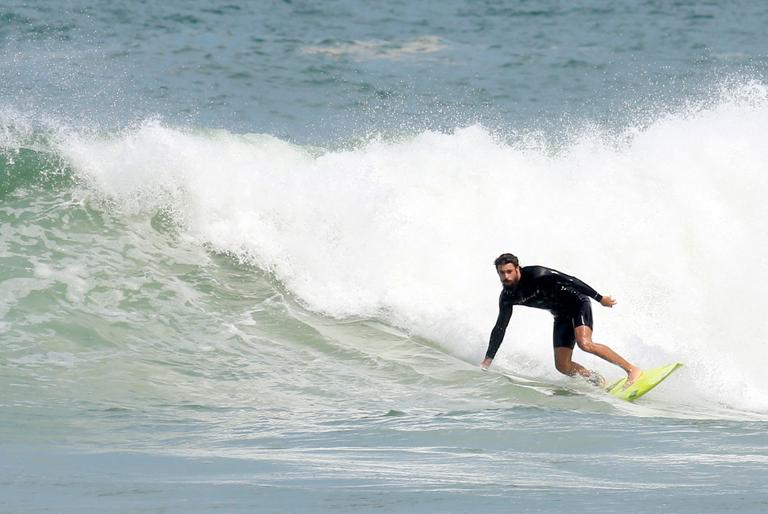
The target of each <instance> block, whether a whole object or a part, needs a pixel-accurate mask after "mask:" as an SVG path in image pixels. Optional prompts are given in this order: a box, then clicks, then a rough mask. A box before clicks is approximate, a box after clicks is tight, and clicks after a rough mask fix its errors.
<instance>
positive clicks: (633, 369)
mask: <svg viewBox="0 0 768 514" xmlns="http://www.w3.org/2000/svg"><path fill="white" fill-rule="evenodd" d="M575 334H576V344H578V345H579V348H581V349H582V350H583V351H585V352H587V353H591V354H593V355H597V356H598V357H600V358H601V359H603V360H606V361H608V362H610V363H611V364H615V365H616V366H619V367H620V368H621V369H623V370H624V371H626V372H627V383H626V386H629V385H631V384H632V383H634V381H635V380H637V379H638V377H639V376H640V375H641V374H642V373H643V370H641V369H640V368H638V367H637V366H633V365H632V364H630V363H629V362H628V361H627V360H625V359H624V358H623V357H622V356H621V355H619V354H618V353H616V352H614V351H613V350H611V349H610V348H609V347H607V346H605V345H604V344H600V343H596V342H594V341H592V329H591V328H589V327H588V326H587V325H581V326H579V327H576V328H575ZM626 386H625V387H626Z"/></svg>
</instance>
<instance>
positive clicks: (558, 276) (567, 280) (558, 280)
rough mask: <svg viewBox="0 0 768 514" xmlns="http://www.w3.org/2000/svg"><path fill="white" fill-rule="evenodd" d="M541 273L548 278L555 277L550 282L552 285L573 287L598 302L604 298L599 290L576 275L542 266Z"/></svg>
mask: <svg viewBox="0 0 768 514" xmlns="http://www.w3.org/2000/svg"><path fill="white" fill-rule="evenodd" d="M541 273H542V276H545V277H546V278H547V279H554V282H550V284H552V285H557V286H559V287H561V288H570V289H573V290H574V291H576V292H577V293H580V294H583V295H586V296H589V297H590V298H592V299H594V300H595V301H598V302H599V301H600V300H602V299H603V297H602V296H601V295H600V294H599V293H598V292H597V291H595V290H594V289H592V288H591V287H590V286H588V285H587V284H586V283H584V282H582V281H581V280H579V279H578V278H576V277H572V276H570V275H566V274H565V273H562V272H560V271H555V270H551V269H548V268H542V271H541Z"/></svg>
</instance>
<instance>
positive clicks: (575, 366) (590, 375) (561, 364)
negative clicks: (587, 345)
mask: <svg viewBox="0 0 768 514" xmlns="http://www.w3.org/2000/svg"><path fill="white" fill-rule="evenodd" d="M572 355H573V349H572V348H566V347H556V348H555V368H556V369H557V371H559V372H560V373H562V374H563V375H568V376H569V377H575V376H577V375H578V376H581V377H584V378H585V379H586V380H587V381H588V382H589V383H591V384H592V385H596V386H598V387H604V386H605V379H604V378H603V377H602V376H601V375H600V374H599V373H595V372H594V371H590V370H588V369H587V368H585V367H584V366H582V365H581V364H579V363H578V362H573V360H572V359H571V357H572Z"/></svg>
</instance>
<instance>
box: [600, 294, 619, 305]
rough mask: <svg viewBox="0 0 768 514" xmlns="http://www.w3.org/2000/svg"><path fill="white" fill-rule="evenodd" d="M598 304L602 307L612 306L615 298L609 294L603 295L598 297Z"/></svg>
mask: <svg viewBox="0 0 768 514" xmlns="http://www.w3.org/2000/svg"><path fill="white" fill-rule="evenodd" d="M600 305H602V306H603V307H613V306H614V305H616V300H614V299H613V298H611V297H610V296H603V297H602V298H601V299H600Z"/></svg>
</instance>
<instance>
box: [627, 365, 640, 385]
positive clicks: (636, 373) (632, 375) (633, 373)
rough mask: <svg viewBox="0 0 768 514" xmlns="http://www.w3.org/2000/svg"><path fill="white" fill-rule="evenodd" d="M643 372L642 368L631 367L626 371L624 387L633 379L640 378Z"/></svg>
mask: <svg viewBox="0 0 768 514" xmlns="http://www.w3.org/2000/svg"><path fill="white" fill-rule="evenodd" d="M642 374H643V370H642V369H640V368H638V367H633V368H631V369H630V370H629V371H628V372H627V381H626V382H625V383H624V389H626V388H627V387H629V386H631V385H632V384H634V383H635V380H637V379H638V378H640V375H642Z"/></svg>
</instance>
